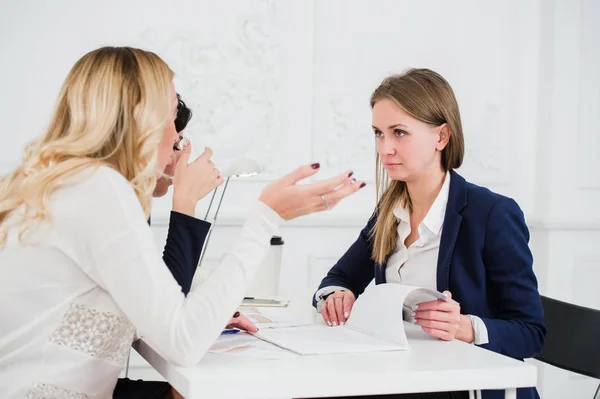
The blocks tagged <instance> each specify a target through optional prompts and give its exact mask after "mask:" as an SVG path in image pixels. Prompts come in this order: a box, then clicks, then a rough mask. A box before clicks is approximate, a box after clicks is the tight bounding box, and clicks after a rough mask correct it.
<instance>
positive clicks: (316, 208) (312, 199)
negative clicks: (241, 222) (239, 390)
mask: <svg viewBox="0 0 600 399" xmlns="http://www.w3.org/2000/svg"><path fill="white" fill-rule="evenodd" d="M318 171H319V164H318V163H315V164H312V165H306V166H301V167H299V168H298V169H296V170H295V171H293V172H292V173H290V174H288V175H286V176H284V177H282V178H281V179H279V180H277V181H274V182H273V183H271V184H269V185H268V186H267V187H265V188H264V189H263V191H262V193H261V195H260V198H259V200H260V201H261V202H263V203H265V204H266V205H267V206H269V207H270V208H271V209H273V210H274V211H275V212H277V213H278V214H279V216H281V217H282V218H283V219H285V220H290V219H294V218H297V217H299V216H304V215H308V214H311V213H314V212H320V211H324V210H328V209H331V208H333V207H334V206H335V205H337V203H338V202H340V201H341V200H342V199H343V198H346V197H347V196H349V195H351V194H354V193H355V192H357V191H358V190H360V189H361V188H363V187H364V186H365V183H364V182H359V181H356V179H353V178H352V172H350V171H347V172H344V173H342V174H340V175H338V176H336V177H333V178H331V179H329V180H325V181H322V182H318V183H312V184H302V185H298V184H296V183H298V182H299V181H300V180H302V179H305V178H307V177H309V176H312V175H314V174H315V173H317V172H318Z"/></svg>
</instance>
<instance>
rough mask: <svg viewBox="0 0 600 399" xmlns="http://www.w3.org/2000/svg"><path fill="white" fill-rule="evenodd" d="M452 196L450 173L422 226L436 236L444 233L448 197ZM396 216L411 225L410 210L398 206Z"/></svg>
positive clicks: (447, 173) (395, 211)
mask: <svg viewBox="0 0 600 399" xmlns="http://www.w3.org/2000/svg"><path fill="white" fill-rule="evenodd" d="M449 194H450V172H446V176H445V177H444V184H442V189H441V190H440V192H439V193H438V195H437V197H436V198H435V201H433V205H431V208H429V212H427V215H425V218H424V219H423V221H422V222H421V224H422V225H423V226H425V227H427V229H428V230H429V231H430V232H431V233H433V234H435V235H436V236H437V235H439V234H440V233H441V232H442V225H443V224H444V216H445V215H446V205H447V204H448V195H449ZM393 213H394V216H396V218H397V219H398V221H402V222H405V223H408V225H410V213H409V212H408V209H406V208H404V207H403V206H398V207H396V208H395V209H394V211H393Z"/></svg>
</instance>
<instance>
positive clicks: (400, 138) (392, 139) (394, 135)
mask: <svg viewBox="0 0 600 399" xmlns="http://www.w3.org/2000/svg"><path fill="white" fill-rule="evenodd" d="M373 131H374V133H375V140H376V147H377V153H378V154H379V158H380V159H381V163H382V164H383V167H384V168H385V169H386V170H387V172H388V175H389V177H390V178H391V179H392V180H400V181H405V182H410V181H414V180H415V179H417V178H418V177H419V176H421V175H423V174H426V173H428V172H429V171H431V170H433V169H434V168H437V169H439V168H440V167H441V151H442V150H443V149H444V147H446V144H448V134H447V132H448V128H447V125H446V124H443V125H441V126H433V125H430V124H428V123H425V122H422V121H420V120H418V119H415V118H413V117H412V116H410V115H409V114H408V113H406V112H405V111H404V110H402V109H401V108H400V107H399V106H398V105H397V104H396V103H394V102H393V101H391V100H389V99H382V100H379V101H377V102H376V103H375V105H374V106H373Z"/></svg>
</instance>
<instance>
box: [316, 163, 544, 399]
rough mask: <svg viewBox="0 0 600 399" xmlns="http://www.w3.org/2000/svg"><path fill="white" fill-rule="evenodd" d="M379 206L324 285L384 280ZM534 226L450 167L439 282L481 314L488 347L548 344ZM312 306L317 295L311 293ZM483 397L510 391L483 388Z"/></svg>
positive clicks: (528, 351) (506, 351)
mask: <svg viewBox="0 0 600 399" xmlns="http://www.w3.org/2000/svg"><path fill="white" fill-rule="evenodd" d="M376 218H377V214H376V213H375V214H374V215H373V216H372V217H371V218H370V220H369V222H368V223H367V226H366V227H365V228H364V229H363V230H362V231H361V233H360V235H359V237H358V239H357V240H356V241H355V242H354V244H352V246H351V247H350V248H349V249H348V251H347V252H346V253H345V254H344V255H343V256H342V257H341V258H340V260H339V261H338V262H337V263H336V264H335V266H333V268H332V269H331V270H330V271H329V272H328V273H327V276H326V277H325V278H324V279H323V281H322V282H321V284H320V286H319V289H321V288H324V287H328V286H334V285H336V286H342V287H346V288H348V289H349V290H351V291H352V292H353V293H354V296H355V297H357V298H358V296H359V295H360V294H361V293H362V292H363V291H364V290H365V288H366V287H367V285H368V284H369V283H370V282H371V280H373V278H375V283H376V284H383V283H385V282H386V280H385V264H377V263H375V262H374V261H373V259H372V252H373V246H372V240H371V239H370V231H371V229H372V228H373V226H374V224H375V221H376ZM528 244H529V231H528V229H527V225H526V224H525V218H524V216H523V212H522V211H521V209H520V208H519V206H518V205H517V203H516V202H515V201H514V200H512V199H510V198H507V197H504V196H502V195H499V194H496V193H493V192H491V191H490V190H488V189H486V188H483V187H479V186H476V185H474V184H471V183H468V182H467V181H465V179H464V178H463V177H462V176H460V175H459V174H457V173H456V172H454V171H452V172H451V179H450V192H449V195H448V204H447V207H446V214H445V217H444V225H443V228H442V236H441V240H440V249H439V256H438V262H437V289H438V291H440V292H442V291H445V290H448V291H450V292H451V293H452V298H453V299H455V300H456V301H458V302H459V303H460V307H461V313H462V314H470V315H475V316H479V317H480V318H481V319H482V320H483V322H484V323H485V326H486V328H487V331H488V338H489V343H488V344H485V345H481V346H482V347H483V348H486V349H489V350H492V351H494V352H497V353H501V354H503V355H506V356H510V357H513V358H515V359H524V358H531V357H533V356H535V355H536V354H538V353H539V352H540V351H541V350H542V347H543V345H544V337H545V334H546V327H545V325H544V314H543V310H542V304H541V300H540V295H539V292H538V288H537V279H536V276H535V274H534V273H533V268H532V265H533V257H532V254H531V251H530V250H529V245H528ZM313 305H314V306H316V299H315V298H314V296H313ZM483 397H484V398H485V399H492V398H494V399H495V398H504V394H503V392H502V391H485V392H484V393H483ZM517 397H518V398H519V399H530V398H538V397H539V396H538V394H537V391H536V390H535V388H524V389H518V391H517Z"/></svg>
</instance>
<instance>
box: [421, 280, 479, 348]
mask: <svg viewBox="0 0 600 399" xmlns="http://www.w3.org/2000/svg"><path fill="white" fill-rule="evenodd" d="M444 295H446V296H447V297H448V298H452V294H451V293H450V291H444ZM414 318H415V320H416V323H417V324H418V325H419V326H421V328H422V329H423V331H425V332H426V333H427V334H429V335H432V336H434V337H437V338H440V339H442V340H444V341H451V340H453V339H458V340H461V341H465V342H473V340H474V336H475V333H474V332H473V326H472V324H471V319H469V318H468V317H467V316H465V315H461V314H460V305H459V304H458V303H457V302H446V301H442V300H437V301H431V302H423V303H420V304H419V305H418V307H417V311H416V312H415V314H414Z"/></svg>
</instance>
